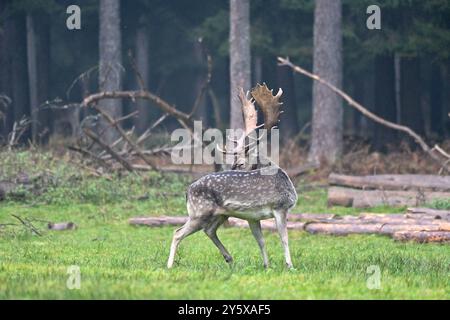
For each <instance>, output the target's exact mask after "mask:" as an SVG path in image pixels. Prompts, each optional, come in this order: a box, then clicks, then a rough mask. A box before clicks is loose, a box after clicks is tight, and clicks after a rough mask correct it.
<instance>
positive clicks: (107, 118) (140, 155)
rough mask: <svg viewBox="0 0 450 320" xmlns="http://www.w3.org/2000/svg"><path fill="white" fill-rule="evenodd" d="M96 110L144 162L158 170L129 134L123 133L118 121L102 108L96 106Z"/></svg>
mask: <svg viewBox="0 0 450 320" xmlns="http://www.w3.org/2000/svg"><path fill="white" fill-rule="evenodd" d="M94 108H95V110H97V112H98V113H100V114H101V115H102V116H103V117H104V118H105V119H106V121H108V122H109V124H110V125H111V126H113V127H114V128H115V129H116V130H117V132H119V134H120V135H121V136H122V137H123V139H124V140H125V141H126V142H127V143H128V144H129V145H130V146H131V147H132V149H134V151H136V153H137V154H138V156H139V157H140V158H141V159H142V160H144V162H145V163H146V164H148V165H149V166H150V167H152V168H153V169H155V170H157V167H156V165H155V164H154V163H153V161H151V160H150V159H148V158H147V157H146V156H145V155H144V154H143V153H142V151H141V149H140V148H139V147H138V146H137V145H136V144H135V143H134V142H133V141H132V140H131V138H130V137H129V136H128V135H127V133H126V132H125V131H123V129H122V128H121V127H120V126H119V124H118V122H117V121H116V120H114V119H113V118H112V117H111V116H110V115H109V114H108V113H107V112H106V111H104V110H103V109H102V108H99V107H97V106H94Z"/></svg>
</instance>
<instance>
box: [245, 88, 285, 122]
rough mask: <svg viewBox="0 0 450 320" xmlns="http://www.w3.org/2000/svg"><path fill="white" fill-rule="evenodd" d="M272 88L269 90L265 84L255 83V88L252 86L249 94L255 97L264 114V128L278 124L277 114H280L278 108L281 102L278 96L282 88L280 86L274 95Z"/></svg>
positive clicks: (281, 92)
mask: <svg viewBox="0 0 450 320" xmlns="http://www.w3.org/2000/svg"><path fill="white" fill-rule="evenodd" d="M272 92H273V90H269V88H267V85H266V84H265V83H263V84H262V85H260V84H257V85H256V87H255V88H253V90H252V92H251V94H252V97H253V98H254V99H255V101H256V103H257V104H258V106H259V107H260V108H261V110H262V112H263V115H264V128H265V129H268V130H270V129H272V128H273V127H275V126H276V125H277V124H278V121H279V119H278V118H279V116H280V113H281V112H280V108H281V105H282V104H283V103H282V102H280V97H281V95H282V94H283V90H281V88H280V89H279V90H278V93H277V94H276V95H275V96H274V95H273V93H272Z"/></svg>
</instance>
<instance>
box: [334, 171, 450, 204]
mask: <svg viewBox="0 0 450 320" xmlns="http://www.w3.org/2000/svg"><path fill="white" fill-rule="evenodd" d="M328 183H329V185H330V187H329V189H328V205H329V206H344V207H354V208H368V207H375V206H382V205H386V206H421V205H423V204H425V203H427V202H430V201H433V200H436V199H450V176H435V175H413V174H406V175H376V176H346V175H340V174H335V173H332V174H331V175H330V176H329V178H328Z"/></svg>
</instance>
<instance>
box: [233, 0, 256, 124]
mask: <svg viewBox="0 0 450 320" xmlns="http://www.w3.org/2000/svg"><path fill="white" fill-rule="evenodd" d="M239 87H242V88H243V89H244V91H248V90H250V89H251V56H250V0H230V110H231V111H230V127H231V128H232V129H238V128H240V129H243V128H244V120H243V116H242V108H241V104H240V102H239V99H238V88H239Z"/></svg>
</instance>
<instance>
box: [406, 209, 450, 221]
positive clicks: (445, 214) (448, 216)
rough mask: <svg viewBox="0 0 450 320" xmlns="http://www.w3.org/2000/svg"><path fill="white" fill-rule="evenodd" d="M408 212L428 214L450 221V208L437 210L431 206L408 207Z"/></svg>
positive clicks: (412, 214) (410, 213) (414, 214)
mask: <svg viewBox="0 0 450 320" xmlns="http://www.w3.org/2000/svg"><path fill="white" fill-rule="evenodd" d="M406 212H407V213H408V214H409V215H410V216H416V215H426V216H431V217H434V218H435V219H444V220H449V221H450V210H437V209H430V208H408V209H406Z"/></svg>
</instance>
